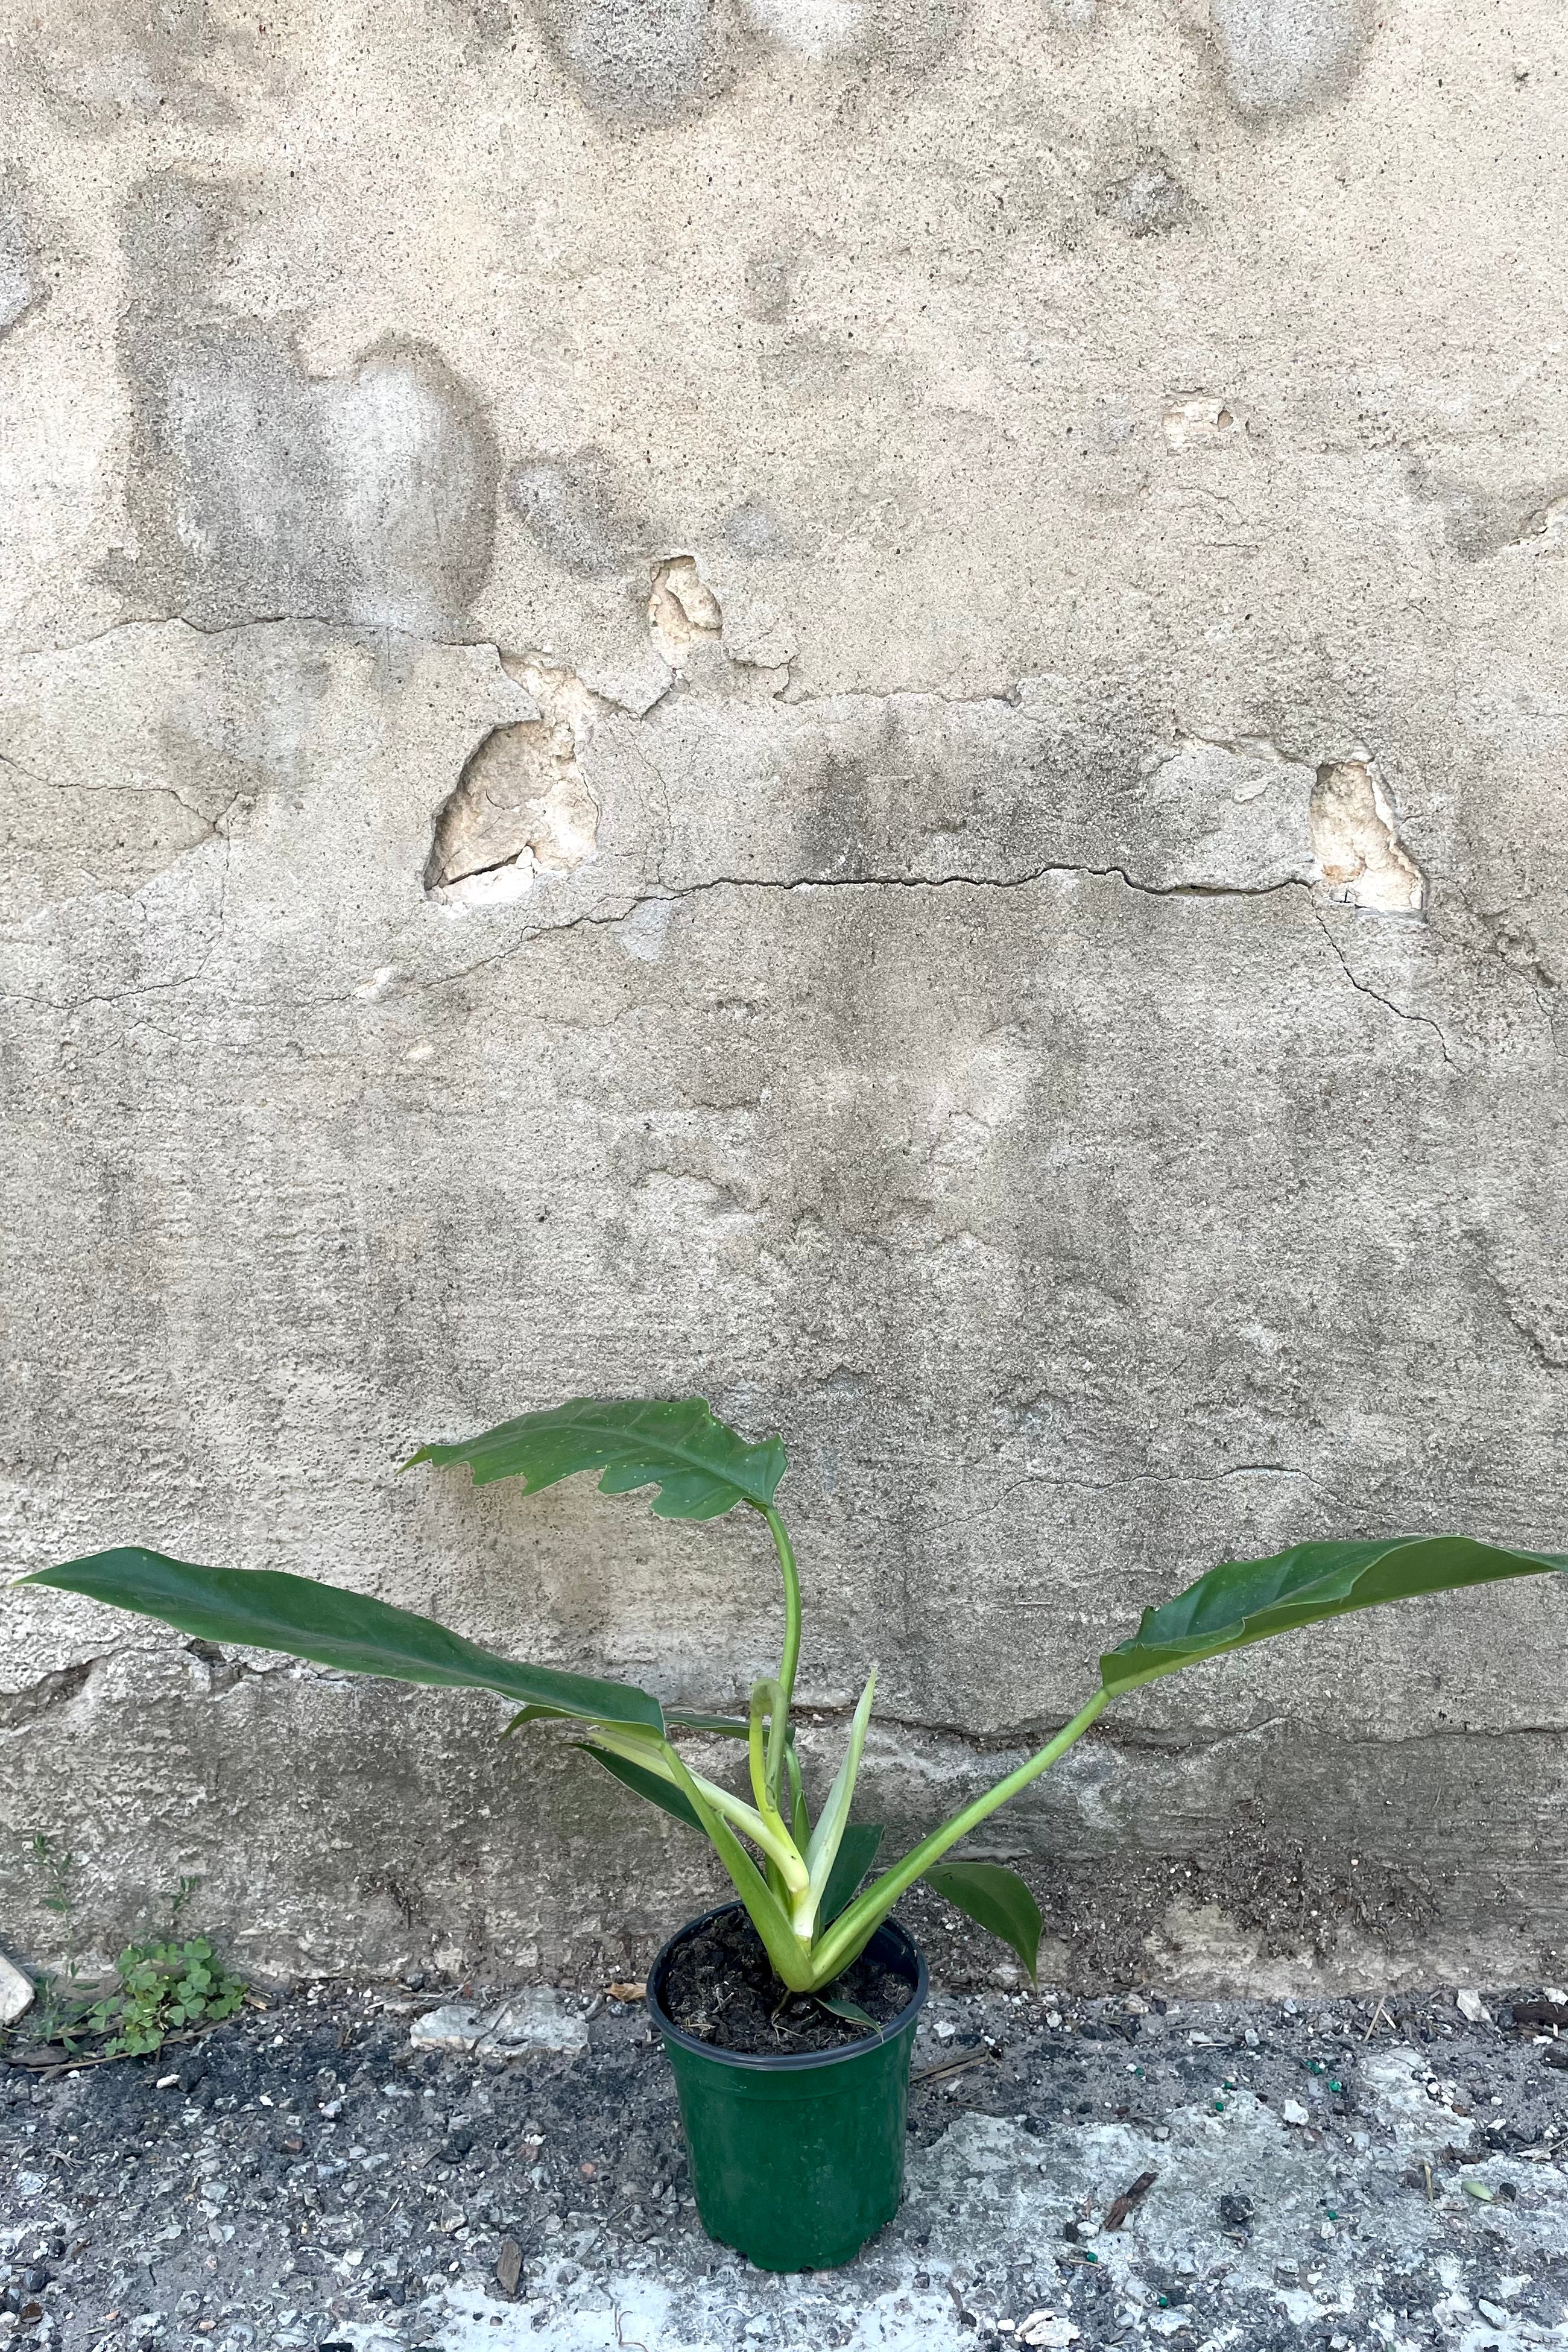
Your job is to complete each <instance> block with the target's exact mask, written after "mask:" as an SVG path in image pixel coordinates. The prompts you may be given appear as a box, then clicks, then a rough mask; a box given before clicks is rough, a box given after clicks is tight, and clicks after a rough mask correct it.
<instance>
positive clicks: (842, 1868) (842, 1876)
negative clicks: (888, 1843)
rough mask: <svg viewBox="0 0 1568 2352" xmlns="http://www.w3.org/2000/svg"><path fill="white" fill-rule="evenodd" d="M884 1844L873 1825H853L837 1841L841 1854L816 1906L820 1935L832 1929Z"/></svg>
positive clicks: (864, 1823)
mask: <svg viewBox="0 0 1568 2352" xmlns="http://www.w3.org/2000/svg"><path fill="white" fill-rule="evenodd" d="M881 1843H882V1832H881V1829H880V1827H879V1826H878V1825H877V1824H876V1823H874V1822H850V1823H849V1824H848V1826H847V1829H846V1830H845V1832H844V1834H843V1836H842V1837H841V1838H840V1839H839V1841H838V1852H837V1854H835V1856H834V1858H833V1867H832V1869H831V1870H830V1871H829V1872H828V1874H827V1884H826V1886H825V1887H824V1888H823V1890H822V1900H821V1902H820V1903H819V1904H818V1905H817V1907H816V1925H817V1930H818V1932H819V1933H820V1932H821V1930H822V1929H823V1928H824V1927H830V1926H831V1925H832V1923H833V1921H834V1920H835V1919H837V1916H838V1914H839V1913H840V1912H841V1911H842V1910H843V1908H844V1906H845V1905H846V1904H847V1902H849V1901H850V1900H851V1899H852V1897H853V1895H854V1894H855V1890H856V1888H857V1887H858V1885H859V1884H860V1881H861V1880H862V1879H863V1878H864V1877H865V1875H866V1873H867V1872H868V1870H869V1869H870V1867H871V1864H873V1863H874V1862H875V1861H876V1859H877V1849H878V1847H879V1845H880V1844H881Z"/></svg>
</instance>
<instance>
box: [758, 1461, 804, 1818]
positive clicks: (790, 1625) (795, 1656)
mask: <svg viewBox="0 0 1568 2352" xmlns="http://www.w3.org/2000/svg"><path fill="white" fill-rule="evenodd" d="M763 1518H764V1519H766V1521H767V1523H768V1533H769V1534H770V1535H771V1536H772V1538H773V1549H774V1550H775V1551H776V1552H777V1554H778V1556H779V1569H780V1571H781V1573H782V1574H783V1577H784V1655H783V1657H782V1658H781V1659H780V1661H779V1672H778V1682H779V1690H780V1693H781V1695H782V1697H783V1701H784V1704H783V1706H781V1708H780V1710H779V1714H780V1717H781V1721H780V1722H779V1723H777V1724H775V1726H774V1727H773V1729H774V1738H773V1740H772V1741H771V1742H770V1743H769V1751H768V1768H769V1769H768V1785H769V1787H770V1789H771V1790H772V1791H773V1802H774V1804H775V1805H777V1804H778V1802H779V1795H780V1787H781V1782H782V1780H783V1775H784V1744H785V1741H786V1739H787V1738H788V1734H789V1715H790V1708H791V1707H792V1706H794V1704H795V1668H796V1666H797V1665H798V1664H800V1570H799V1569H798V1568H797V1567H796V1566H795V1546H794V1545H793V1544H792V1543H791V1541H790V1539H789V1529H788V1528H786V1527H785V1525H784V1519H783V1517H782V1516H781V1514H780V1513H779V1512H778V1511H777V1510H776V1509H775V1508H774V1507H773V1504H771V1503H770V1504H769V1505H768V1506H767V1507H766V1508H765V1509H764V1511H763Z"/></svg>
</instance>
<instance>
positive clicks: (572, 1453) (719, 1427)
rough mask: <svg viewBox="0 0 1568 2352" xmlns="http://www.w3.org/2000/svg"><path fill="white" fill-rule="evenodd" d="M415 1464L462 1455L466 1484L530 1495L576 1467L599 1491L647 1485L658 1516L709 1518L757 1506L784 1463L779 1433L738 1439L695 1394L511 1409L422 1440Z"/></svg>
mask: <svg viewBox="0 0 1568 2352" xmlns="http://www.w3.org/2000/svg"><path fill="white" fill-rule="evenodd" d="M416 1462H433V1463H435V1464H436V1465H437V1468H438V1469H446V1468H448V1467H449V1466H450V1465H452V1464H454V1463H459V1462H466V1463H467V1464H468V1466H469V1468H470V1469H471V1470H472V1472H473V1474H474V1484H475V1486H488V1485H489V1482H490V1480H491V1479H492V1478H521V1480H522V1482H523V1486H524V1487H525V1489H526V1491H527V1492H528V1493H529V1494H531V1495H533V1494H537V1493H538V1492H539V1491H540V1489H541V1488H542V1487H544V1486H554V1485H555V1483H556V1481H557V1480H558V1479H561V1478H570V1477H573V1476H574V1475H575V1474H576V1473H577V1472H578V1471H579V1470H598V1471H601V1472H602V1473H603V1474H604V1475H602V1477H601V1478H600V1480H599V1492H600V1493H601V1494H602V1495H629V1494H630V1493H631V1492H632V1490H633V1489H634V1488H635V1487H637V1486H657V1487H658V1489H659V1492H658V1496H657V1497H656V1498H655V1501H654V1506H653V1509H654V1516H655V1517H657V1518H661V1519H715V1518H718V1517H720V1515H721V1513H722V1512H724V1511H729V1510H732V1509H733V1508H734V1507H735V1505H736V1504H737V1503H754V1504H755V1505H756V1507H757V1508H758V1509H759V1510H765V1509H766V1508H767V1507H768V1506H769V1505H770V1504H771V1503H772V1501H773V1495H774V1492H775V1490H776V1489H777V1486H778V1483H779V1480H780V1479H781V1478H782V1477H783V1476H784V1467H785V1456H784V1441H783V1440H782V1439H781V1438H777V1437H769V1438H766V1439H764V1440H763V1444H760V1445H748V1444H746V1441H745V1439H744V1438H743V1437H742V1436H740V1435H739V1434H738V1433H737V1432H736V1431H734V1430H732V1429H731V1428H730V1427H729V1426H728V1425H727V1423H724V1422H721V1421H717V1420H715V1419H714V1416H713V1413H712V1412H711V1411H710V1407H709V1406H708V1404H707V1403H706V1402H705V1401H704V1399H702V1398H701V1397H680V1398H671V1399H656V1398H642V1397H638V1398H633V1399H631V1400H630V1401H629V1402H626V1403H621V1404H616V1403H609V1404H605V1403H599V1402H595V1400H594V1399H593V1398H591V1397H578V1398H575V1399H574V1401H573V1402H571V1403H570V1404H558V1405H552V1407H551V1408H550V1410H549V1411H548V1412H521V1413H519V1414H518V1416H517V1418H516V1420H515V1421H503V1422H502V1423H500V1426H499V1427H498V1428H496V1429H487V1430H486V1431H485V1432H484V1433H483V1434H482V1435H480V1436H479V1437H468V1438H465V1439H463V1440H462V1441H461V1442H460V1443H459V1444H455V1445H422V1446H421V1447H420V1448H419V1451H418V1453H417V1454H410V1456H409V1458H408V1460H407V1461H406V1462H405V1464H404V1465H403V1466H404V1468H405V1470H410V1469H412V1468H413V1466H414V1465H415V1463H416Z"/></svg>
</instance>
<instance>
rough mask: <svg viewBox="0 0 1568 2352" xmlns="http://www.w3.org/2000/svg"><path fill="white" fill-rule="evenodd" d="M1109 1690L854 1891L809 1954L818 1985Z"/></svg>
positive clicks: (1053, 1753) (1036, 1772)
mask: <svg viewBox="0 0 1568 2352" xmlns="http://www.w3.org/2000/svg"><path fill="white" fill-rule="evenodd" d="M1110 1697H1111V1694H1110V1691H1108V1690H1106V1689H1105V1688H1104V1687H1103V1686H1102V1687H1101V1688H1100V1689H1099V1690H1097V1691H1096V1692H1095V1694H1094V1696H1093V1697H1092V1698H1091V1699H1090V1700H1089V1704H1088V1706H1082V1707H1080V1708H1079V1711H1078V1713H1077V1714H1076V1715H1075V1716H1074V1717H1073V1719H1072V1721H1071V1722H1070V1723H1066V1724H1064V1725H1063V1726H1062V1727H1061V1729H1060V1730H1059V1731H1058V1734H1057V1736H1056V1738H1054V1739H1051V1740H1047V1743H1046V1745H1045V1747H1044V1748H1041V1749H1040V1750H1039V1752H1038V1754H1037V1755H1034V1756H1031V1757H1030V1758H1029V1759H1028V1761H1027V1762H1026V1763H1024V1764H1020V1765H1019V1767H1018V1769H1017V1770H1016V1772H1009V1773H1008V1775H1007V1777H1006V1779H1005V1780H998V1781H997V1783H996V1785H995V1787H994V1788H993V1789H987V1790H986V1791H985V1793H984V1796H981V1797H976V1798H975V1799H974V1801H973V1803H972V1804H968V1805H965V1806H964V1808H963V1811H962V1812H958V1813H954V1814H953V1816H952V1820H951V1821H948V1822H943V1823H942V1827H941V1828H940V1829H935V1830H932V1832H931V1835H930V1836H929V1837H928V1838H922V1839H921V1843H920V1844H919V1845H917V1846H916V1847H915V1849H914V1851H913V1852H912V1853H907V1854H906V1855H905V1856H904V1858H903V1860H902V1862H898V1863H895V1864H893V1867H892V1869H891V1870H889V1871H887V1872H885V1873H884V1874H883V1875H882V1876H881V1877H880V1878H879V1879H876V1880H874V1881H873V1883H872V1884H871V1885H869V1886H868V1888H867V1889H866V1891H865V1893H864V1894H863V1895H857V1896H856V1898H855V1900H854V1902H853V1903H851V1904H850V1906H849V1907H848V1909H847V1910H846V1911H842V1912H840V1914H839V1916H838V1917H837V1919H836V1920H835V1921H834V1923H833V1925H832V1927H829V1929H828V1930H827V1933H826V1936H824V1937H823V1938H822V1940H821V1942H820V1943H819V1944H818V1945H817V1947H816V1952H815V1953H814V1955H813V1959H814V1962H815V1967H816V1982H817V1983H818V1984H827V1983H830V1982H831V1980H832V1979H833V1978H835V1977H836V1976H837V1975H838V1973H839V1971H840V1970H841V1969H846V1968H847V1967H848V1965H849V1962H850V1961H851V1960H852V1959H853V1958H855V1956H856V1954H857V1953H858V1952H859V1951H861V1950H863V1948H865V1944H866V1941H867V1938H868V1937H869V1936H870V1934H871V1932H872V1930H873V1929H874V1928H875V1927H877V1926H878V1924H879V1921H881V1920H882V1919H885V1918H886V1916H887V1915H888V1913H889V1911H890V1910H891V1909H892V1907H893V1906H894V1904H895V1903H896V1902H897V1901H898V1899H899V1897H900V1895H902V1894H903V1893H905V1891H906V1890H907V1889H908V1888H909V1887H911V1886H912V1885H914V1883H915V1881H916V1879H917V1878H921V1877H923V1875H924V1874H925V1873H926V1872H927V1871H928V1870H929V1869H930V1868H931V1864H932V1863H933V1862H939V1861H940V1860H941V1859H942V1855H943V1854H944V1853H946V1852H947V1850H948V1848H949V1846H952V1845H956V1844H957V1843H958V1841H959V1839H960V1838H962V1837H967V1836H968V1834H969V1832H970V1831H971V1830H973V1829H978V1828H979V1826H980V1823H981V1822H983V1821H985V1820H986V1819H988V1818H989V1816H990V1815H991V1814H992V1813H994V1812H995V1811H998V1810H999V1808H1000V1807H1002V1806H1003V1805H1005V1804H1006V1803H1007V1802H1008V1801H1009V1799H1010V1798H1013V1797H1016V1795H1017V1794H1018V1792H1019V1790H1022V1789H1026V1788H1027V1787H1028V1785H1029V1783H1030V1781H1031V1780H1038V1779H1039V1777H1040V1774H1041V1773H1042V1772H1048V1771H1049V1770H1050V1769H1051V1766H1052V1765H1053V1764H1054V1763H1056V1761H1057V1760H1058V1758H1059V1757H1062V1756H1065V1755H1066V1754H1067V1751H1068V1748H1070V1747H1071V1746H1072V1745H1073V1742H1074V1741H1075V1740H1077V1739H1081V1738H1082V1737H1083V1735H1084V1733H1085V1732H1086V1731H1087V1730H1088V1729H1089V1725H1090V1724H1091V1723H1092V1722H1093V1721H1094V1719H1095V1717H1096V1716H1097V1715H1099V1714H1100V1711H1101V1709H1102V1708H1104V1707H1105V1706H1108V1705H1109V1704H1110Z"/></svg>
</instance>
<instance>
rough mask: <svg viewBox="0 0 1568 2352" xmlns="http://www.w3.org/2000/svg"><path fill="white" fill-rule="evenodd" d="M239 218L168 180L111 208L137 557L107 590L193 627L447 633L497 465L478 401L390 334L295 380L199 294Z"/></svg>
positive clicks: (463, 600) (285, 365) (125, 556)
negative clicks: (116, 232)
mask: <svg viewBox="0 0 1568 2352" xmlns="http://www.w3.org/2000/svg"><path fill="white" fill-rule="evenodd" d="M236 217H237V212H236V199H235V196H234V194H233V193H232V192H231V191H228V190H226V189H223V188H219V187H215V186H213V185H210V184H206V183H204V182H201V181H198V180H195V179H191V178H187V177H185V176H184V175H182V174H179V173H157V174H155V175H153V177H151V178H149V179H147V180H145V181H143V182H142V184H141V186H140V187H139V188H137V189H136V190H135V191H134V192H133V193H132V197H131V199H130V202H129V205H128V206H127V210H126V215H125V221H124V230H123V242H124V250H125V261H126V270H127V279H128V291H127V299H126V302H125V307H124V309H123V311H122V313H121V322H120V336H119V345H120V358H121V368H122V370H123V372H124V374H125V379H126V382H127V384H128V386H129V388H130V392H131V396H132V410H133V446H132V461H131V466H130V472H129V488H128V492H127V498H128V503H129V507H130V514H131V520H132V527H133V531H134V540H135V545H134V552H133V553H132V552H127V551H119V553H118V554H117V556H116V557H115V558H114V559H112V560H111V566H110V577H111V581H112V584H113V585H114V586H115V587H116V588H118V589H120V590H121V593H125V594H127V595H129V596H131V597H132V598H133V599H134V600H135V602H136V603H137V604H139V605H141V606H142V608H143V610H145V611H146V612H148V613H152V614H159V615H171V616H174V617H178V618H181V619H184V620H187V621H190V622H192V623H194V624H195V625H196V626H197V627H198V628H205V629H221V628H231V627H233V626H235V625H237V624H239V623H241V622H246V621H264V620H277V619H291V620H319V621H342V622H348V623H351V624H354V625H360V626H364V627H374V628H387V629H398V630H403V631H406V632H407V633H408V634H410V635H416V636H433V637H447V636H461V635H464V634H465V624H466V619H467V614H468V607H469V604H470V603H471V602H472V599H473V597H474V596H475V595H476V593H478V591H479V589H480V588H481V587H482V586H483V584H484V582H485V580H486V578H487V576H488V574H489V567H490V557H491V551H492V543H493V539H494V531H495V498H496V484H497V480H498V478H499V475H500V463H499V459H498V456H497V452H496V448H495V444H494V440H493V438H492V436H491V434H490V430H489V424H488V422H487V421H486V418H485V415H484V413H483V410H482V407H481V405H480V404H479V399H478V397H477V396H476V395H475V394H474V393H473V392H471V391H470V390H469V388H468V386H467V385H466V384H465V383H462V381H461V380H460V379H459V378H458V376H456V375H455V374H454V373H452V371H451V369H450V368H448V367H447V364H446V362H445V361H444V360H443V359H442V358H441V356H440V354H439V352H436V351H434V350H432V349H431V348H430V347H429V346H428V345H426V344H423V343H416V342H412V341H398V340H395V339H394V340H388V341H384V342H382V343H379V344H377V345H376V347H375V348H374V350H372V351H369V352H365V353H363V356H362V357H361V358H360V359H359V361H358V362H356V364H355V365H354V367H353V370H352V371H351V372H350V373H348V374H347V375H343V376H329V377H320V376H312V375H310V374H309V373H307V372H306V370H305V368H304V367H303V365H302V364H301V362H300V358H299V355H298V353H297V352H296V350H295V348H294V341H293V338H292V336H291V334H290V333H289V331H288V330H287V329H286V328H283V327H280V326H279V325H276V324H274V323H273V322H271V321H268V320H258V319H253V318H247V317H246V316H244V315H243V314H241V313H238V312H236V311H233V310H226V309H224V308H223V307H222V306H221V305H220V304H219V303H218V302H217V301H216V299H215V298H214V293H213V289H214V286H215V284H216V282H217V278H218V273H219V269H220V266H221V261H222V257H223V254H224V251H225V248H226V245H227V243H228V241H229V239H230V237H231V236H232V234H233V229H234V226H235V221H236Z"/></svg>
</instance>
